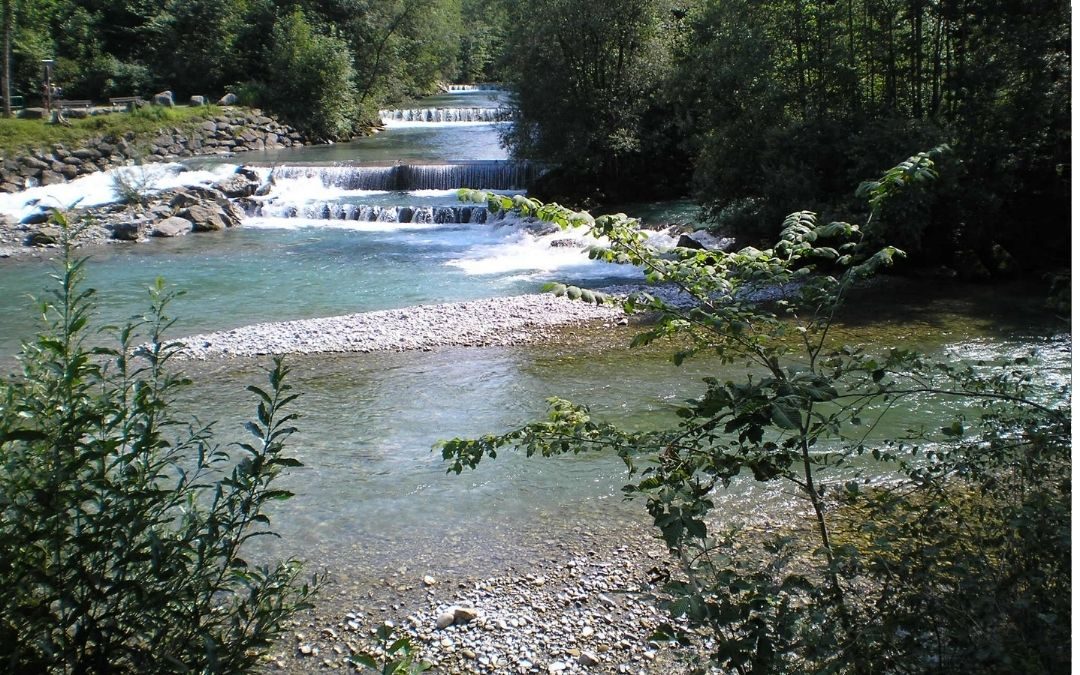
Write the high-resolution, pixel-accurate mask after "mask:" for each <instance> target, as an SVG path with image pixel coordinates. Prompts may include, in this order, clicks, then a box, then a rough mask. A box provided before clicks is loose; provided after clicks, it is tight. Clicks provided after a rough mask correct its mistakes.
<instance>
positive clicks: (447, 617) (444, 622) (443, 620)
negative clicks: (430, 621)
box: [435, 611, 454, 630]
mask: <svg viewBox="0 0 1080 675" xmlns="http://www.w3.org/2000/svg"><path fill="white" fill-rule="evenodd" d="M453 623H454V613H453V612H452V611H446V612H442V613H441V614H439V618H438V619H436V620H435V627H436V628H438V629H439V630H442V629H443V628H446V627H448V626H450V625H451V624H453Z"/></svg>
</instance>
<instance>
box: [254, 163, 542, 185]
mask: <svg viewBox="0 0 1080 675" xmlns="http://www.w3.org/2000/svg"><path fill="white" fill-rule="evenodd" d="M543 170H544V168H543V167H542V166H541V165H539V164H535V163H533V162H527V161H522V162H512V161H477V162H462V163H459V164H427V165H414V164H397V165H394V166H281V167H277V168H275V169H274V176H275V178H278V179H281V178H291V179H296V178H319V179H320V180H321V181H322V183H323V185H325V186H326V187H334V188H339V189H343V190H384V191H390V192H406V191H410V190H456V189H458V188H464V187H471V188H482V189H486V190H525V189H528V187H529V185H531V184H532V183H533V181H535V180H536V179H537V178H538V177H539V176H540V174H541V173H543Z"/></svg>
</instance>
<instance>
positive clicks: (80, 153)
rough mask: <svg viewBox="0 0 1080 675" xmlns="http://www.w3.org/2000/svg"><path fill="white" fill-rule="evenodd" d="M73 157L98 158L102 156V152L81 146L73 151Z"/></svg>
mask: <svg viewBox="0 0 1080 675" xmlns="http://www.w3.org/2000/svg"><path fill="white" fill-rule="evenodd" d="M71 156H72V157H75V158H76V159H84V160H85V159H98V158H99V157H101V153H100V152H98V151H97V150H95V149H93V148H79V149H78V150H75V151H74V152H72V153H71Z"/></svg>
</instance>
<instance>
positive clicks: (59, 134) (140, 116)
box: [0, 106, 221, 158]
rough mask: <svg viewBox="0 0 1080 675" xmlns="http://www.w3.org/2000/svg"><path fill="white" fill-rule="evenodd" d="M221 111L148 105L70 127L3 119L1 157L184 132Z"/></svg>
mask: <svg viewBox="0 0 1080 675" xmlns="http://www.w3.org/2000/svg"><path fill="white" fill-rule="evenodd" d="M220 112H221V108H219V107H217V106H206V107H201V108H189V107H178V108H164V107H159V106H148V107H144V108H139V109H137V110H135V111H134V112H119V113H110V114H107V115H94V116H92V117H88V118H86V119H71V120H69V121H70V122H71V125H70V126H61V125H59V124H49V123H48V120H24V119H0V157H5V158H7V157H15V156H18V155H20V154H24V153H26V152H27V151H29V150H34V149H37V148H51V147H52V146H53V145H56V144H57V143H60V144H63V145H72V146H73V145H78V144H79V143H80V142H82V141H85V140H87V139H90V138H95V137H101V136H123V135H124V134H125V133H127V132H133V133H134V134H135V135H136V136H144V135H155V134H157V133H158V131H159V130H160V129H162V128H166V127H168V128H172V127H176V128H179V129H181V130H183V129H185V128H192V127H196V126H198V125H199V124H200V123H202V122H203V121H204V120H205V119H207V118H208V117H213V116H214V115H216V114H218V113H220Z"/></svg>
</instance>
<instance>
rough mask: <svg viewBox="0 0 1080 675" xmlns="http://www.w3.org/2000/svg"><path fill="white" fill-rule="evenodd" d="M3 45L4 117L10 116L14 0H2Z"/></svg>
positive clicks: (0, 68)
mask: <svg viewBox="0 0 1080 675" xmlns="http://www.w3.org/2000/svg"><path fill="white" fill-rule="evenodd" d="M3 14H4V18H3V23H4V45H3V56H2V57H0V96H3V97H4V117H5V118H8V117H11V33H12V31H14V30H15V0H3Z"/></svg>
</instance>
